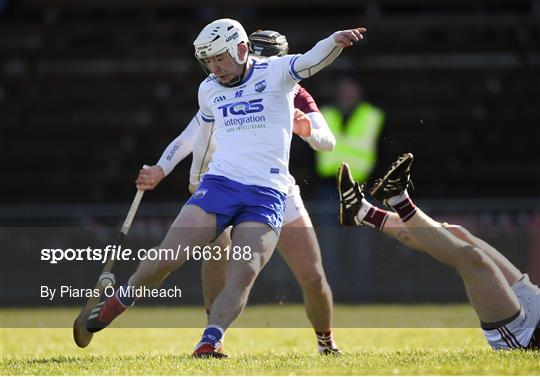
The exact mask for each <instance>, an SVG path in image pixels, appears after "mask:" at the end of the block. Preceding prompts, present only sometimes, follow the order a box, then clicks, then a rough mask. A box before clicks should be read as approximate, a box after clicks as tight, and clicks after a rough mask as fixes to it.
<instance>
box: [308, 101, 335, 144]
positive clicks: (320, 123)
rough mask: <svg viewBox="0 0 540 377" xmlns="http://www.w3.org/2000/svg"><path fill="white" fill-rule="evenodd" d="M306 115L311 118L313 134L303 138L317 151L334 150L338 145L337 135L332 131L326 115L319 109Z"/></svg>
mask: <svg viewBox="0 0 540 377" xmlns="http://www.w3.org/2000/svg"><path fill="white" fill-rule="evenodd" d="M306 115H307V116H308V117H309V119H310V120H311V135H309V136H308V137H302V139H304V140H305V141H306V142H307V143H308V144H309V146H310V147H311V148H313V149H314V150H316V151H333V150H334V148H335V147H336V137H335V136H334V134H333V133H332V131H330V127H329V126H328V123H327V122H326V119H324V116H323V115H322V114H321V113H320V112H318V111H315V112H311V113H307V114H306Z"/></svg>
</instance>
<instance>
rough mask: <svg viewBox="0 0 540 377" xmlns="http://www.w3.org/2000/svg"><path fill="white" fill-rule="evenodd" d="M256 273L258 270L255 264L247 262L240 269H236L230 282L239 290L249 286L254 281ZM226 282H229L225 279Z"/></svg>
mask: <svg viewBox="0 0 540 377" xmlns="http://www.w3.org/2000/svg"><path fill="white" fill-rule="evenodd" d="M258 274H259V270H258V269H257V268H256V266H253V265H251V264H247V265H245V267H244V268H242V270H240V271H237V273H236V274H235V276H234V277H233V278H232V279H231V282H230V283H231V284H233V285H234V286H235V287H236V288H237V289H240V290H242V289H246V288H250V287H251V286H252V285H253V283H254V282H255V279H256V278H257V275H258ZM227 284H229V281H227Z"/></svg>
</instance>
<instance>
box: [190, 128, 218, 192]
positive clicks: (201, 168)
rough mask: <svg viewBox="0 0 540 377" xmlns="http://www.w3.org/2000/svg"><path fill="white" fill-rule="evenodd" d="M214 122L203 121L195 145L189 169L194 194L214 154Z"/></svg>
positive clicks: (191, 190) (191, 189)
mask: <svg viewBox="0 0 540 377" xmlns="http://www.w3.org/2000/svg"><path fill="white" fill-rule="evenodd" d="M213 136H214V123H213V122H204V121H203V122H201V127H200V131H199V133H198V134H197V137H196V138H195V143H194V145H193V160H192V161H191V167H190V169H189V192H191V193H192V194H193V193H194V192H195V190H196V189H197V187H198V185H199V183H200V182H201V180H202V176H203V175H204V174H205V173H206V171H207V170H208V164H209V163H210V160H211V159H212V154H213V149H214V148H213V145H212V144H213V142H214V139H213Z"/></svg>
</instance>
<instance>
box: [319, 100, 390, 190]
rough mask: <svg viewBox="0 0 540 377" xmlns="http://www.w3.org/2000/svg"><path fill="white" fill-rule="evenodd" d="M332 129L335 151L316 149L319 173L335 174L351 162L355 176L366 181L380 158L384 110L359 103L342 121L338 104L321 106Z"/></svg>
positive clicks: (320, 174)
mask: <svg viewBox="0 0 540 377" xmlns="http://www.w3.org/2000/svg"><path fill="white" fill-rule="evenodd" d="M321 113H322V114H323V116H324V118H325V119H326V122H328V125H329V126H330V130H331V131H332V133H333V134H334V135H335V137H336V148H335V149H334V150H333V151H332V152H317V172H318V174H319V176H321V177H324V178H327V177H335V176H336V174H337V171H338V169H339V166H340V165H341V162H342V161H345V162H347V163H348V164H349V166H350V168H351V172H352V175H353V178H354V179H355V180H356V181H358V182H359V183H363V182H366V181H367V179H368V177H369V174H370V173H371V171H372V170H373V167H374V166H375V161H376V159H377V139H378V138H379V134H380V132H381V129H382V125H383V121H384V113H383V112H382V111H381V110H379V109H377V108H376V107H375V106H373V105H371V104H369V103H366V102H364V103H362V104H361V105H358V106H357V107H356V108H355V109H354V110H353V112H352V113H351V115H350V116H349V119H348V120H347V123H346V124H343V114H342V113H341V111H339V110H338V109H337V108H336V107H332V106H328V107H323V108H321Z"/></svg>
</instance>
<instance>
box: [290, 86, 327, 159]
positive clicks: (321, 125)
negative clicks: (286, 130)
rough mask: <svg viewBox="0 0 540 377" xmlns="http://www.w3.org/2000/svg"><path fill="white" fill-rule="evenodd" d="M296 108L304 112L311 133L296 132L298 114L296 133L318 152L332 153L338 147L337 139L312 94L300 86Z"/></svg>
mask: <svg viewBox="0 0 540 377" xmlns="http://www.w3.org/2000/svg"><path fill="white" fill-rule="evenodd" d="M294 107H295V108H296V109H298V110H300V111H302V112H303V113H304V114H305V115H306V117H307V118H308V120H309V121H310V127H309V130H307V131H309V132H303V133H299V132H297V131H296V128H297V126H296V123H297V122H296V119H297V118H296V114H295V124H294V128H293V130H294V132H295V133H296V134H297V135H299V136H300V137H301V138H302V139H304V141H306V142H307V143H308V144H309V146H310V147H311V148H313V149H314V150H316V151H332V150H334V148H335V147H336V138H335V136H334V134H333V133H332V131H331V130H330V127H329V126H328V123H327V122H326V119H324V116H323V115H322V114H321V112H320V111H319V107H318V106H317V103H316V102H315V100H314V99H313V97H312V96H311V94H310V93H309V92H308V91H307V90H306V89H305V88H304V87H302V86H300V85H298V92H297V94H296V96H295V97H294Z"/></svg>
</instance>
